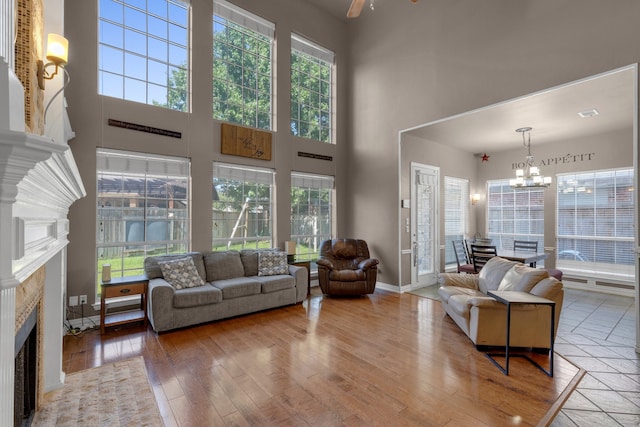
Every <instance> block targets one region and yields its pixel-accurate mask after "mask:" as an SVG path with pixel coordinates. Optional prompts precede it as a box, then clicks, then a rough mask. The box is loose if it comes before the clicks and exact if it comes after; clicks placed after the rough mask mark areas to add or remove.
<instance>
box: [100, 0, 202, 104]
mask: <svg viewBox="0 0 640 427" xmlns="http://www.w3.org/2000/svg"><path fill="white" fill-rule="evenodd" d="M116 3H117V4H116ZM161 3H163V4H166V9H165V10H164V11H161V10H160V9H161V8H158V4H161ZM145 4H146V6H145V8H144V9H143V8H142V6H136V5H134V4H133V2H126V3H121V2H114V1H111V0H99V2H98V17H97V18H98V35H97V36H98V49H97V55H98V58H97V59H98V69H97V73H98V79H97V82H98V88H97V92H98V95H101V96H109V97H113V98H118V99H123V100H126V101H130V102H139V103H143V104H147V105H154V106H158V107H163V108H168V109H171V110H175V111H182V112H189V111H190V110H191V107H190V102H191V96H190V95H191V91H190V80H191V79H190V77H191V76H190V68H191V67H190V64H191V57H190V50H191V46H190V32H191V6H190V2H189V1H186V0H154V2H153V3H152V2H148V3H145ZM110 6H111V7H113V6H115V7H121V8H122V10H121V12H122V13H121V14H119V13H110V11H112V9H111V8H110ZM176 8H177V9H176ZM114 10H115V9H114ZM176 10H178V11H179V12H180V16H179V18H180V20H178V18H172V14H173V16H174V17H175V16H176V15H177V14H178V12H176ZM172 11H173V12H172ZM118 15H120V16H118ZM163 15H164V16H163ZM182 15H184V16H182ZM142 18H144V29H143V30H140V27H141V24H140V22H139V20H140V19H142ZM163 26H165V28H163ZM107 28H110V30H108V29H107ZM116 30H117V31H116ZM118 33H119V34H118ZM182 33H184V34H182ZM179 35H180V36H179ZM162 47H164V48H166V51H164V52H163V49H162ZM109 53H110V54H111V56H110V58H109V59H107V58H106V56H107V55H109ZM143 63H144V67H142V65H143ZM163 69H164V71H163ZM163 73H164V75H165V76H166V82H165V81H164V79H163V78H162V77H158V76H161V75H162V74H163ZM178 73H184V79H185V81H184V83H183V85H184V88H177V87H176V80H172V79H173V78H174V77H176V76H177V77H181V76H180V74H178ZM172 84H173V86H172ZM114 86H115V87H118V88H119V89H118V90H117V91H114V90H113V87H114ZM142 87H144V89H143V88H142ZM117 92H119V94H118V93H117ZM154 92H157V93H162V92H165V94H164V99H161V100H157V99H154V98H155V95H154ZM134 94H138V95H134ZM143 98H144V99H143ZM172 98H173V100H172ZM172 104H173V106H172Z"/></svg>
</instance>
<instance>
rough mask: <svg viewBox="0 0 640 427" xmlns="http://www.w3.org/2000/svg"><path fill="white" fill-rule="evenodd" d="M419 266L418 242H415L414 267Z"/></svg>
mask: <svg viewBox="0 0 640 427" xmlns="http://www.w3.org/2000/svg"><path fill="white" fill-rule="evenodd" d="M416 265H418V242H413V266H414V267H415V266H416Z"/></svg>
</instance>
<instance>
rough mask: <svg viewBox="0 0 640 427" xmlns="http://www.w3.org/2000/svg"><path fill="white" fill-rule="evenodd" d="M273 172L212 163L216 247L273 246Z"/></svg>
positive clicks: (219, 248)
mask: <svg viewBox="0 0 640 427" xmlns="http://www.w3.org/2000/svg"><path fill="white" fill-rule="evenodd" d="M274 175H275V174H274V171H273V170H271V169H262V168H252V167H245V166H239V165H231V164H223V163H217V162H216V163H214V164H213V239H212V240H213V245H212V247H213V250H228V249H235V250H241V249H258V248H271V247H273V239H272V234H273V214H272V212H273V188H274V184H273V181H274Z"/></svg>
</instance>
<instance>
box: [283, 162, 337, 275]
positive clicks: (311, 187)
mask: <svg viewBox="0 0 640 427" xmlns="http://www.w3.org/2000/svg"><path fill="white" fill-rule="evenodd" d="M294 189H299V190H301V191H305V192H308V195H309V197H308V198H307V200H308V202H309V204H308V205H306V206H313V207H315V208H319V209H321V210H322V209H323V207H322V203H321V201H320V197H318V198H317V199H315V200H312V199H311V197H310V196H311V193H312V192H313V191H318V193H320V192H323V191H326V192H327V193H328V196H329V197H328V203H327V204H326V205H325V206H324V209H326V211H327V212H328V218H329V220H328V230H329V232H328V233H322V232H321V233H302V234H301V233H296V231H299V228H298V229H296V228H297V227H296V226H295V224H297V223H298V222H299V220H298V219H296V218H295V215H296V212H294V210H295V209H296V206H297V205H294V203H293V196H294V195H293V192H294ZM290 196H291V198H290V206H291V216H290V221H291V240H293V241H295V242H296V257H295V258H296V260H304V261H307V260H308V261H312V263H311V271H312V272H317V270H318V269H317V265H316V264H315V262H313V261H315V260H316V259H318V257H319V254H320V253H319V251H320V245H321V243H322V242H323V241H324V240H327V239H332V238H333V236H334V235H335V223H334V219H335V177H333V176H330V175H320V174H310V173H304V172H296V171H292V172H291V191H290ZM316 218H317V216H316ZM309 241H313V246H315V248H312V247H311V245H306V244H305V242H309ZM303 248H308V250H304V249H303ZM312 249H315V250H312Z"/></svg>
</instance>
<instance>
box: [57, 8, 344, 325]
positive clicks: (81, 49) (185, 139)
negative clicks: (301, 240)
mask: <svg viewBox="0 0 640 427" xmlns="http://www.w3.org/2000/svg"><path fill="white" fill-rule="evenodd" d="M234 3H236V4H237V5H238V6H241V7H243V8H245V9H247V10H249V11H251V12H253V13H255V14H257V15H259V16H262V17H263V18H265V19H268V20H270V21H272V22H274V23H275V24H276V40H277V47H276V52H277V55H276V58H277V64H276V67H275V69H276V71H277V74H276V75H277V81H276V85H275V87H276V88H277V96H276V100H277V104H276V106H275V109H276V113H277V115H276V120H275V129H276V131H275V132H274V134H273V145H272V158H273V160H271V161H263V160H252V159H247V158H243V157H236V156H227V155H221V154H220V122H218V121H215V120H213V119H212V106H211V104H212V99H211V93H212V90H213V89H212V32H211V31H212V15H213V2H212V1H211V0H192V1H191V4H192V6H193V14H192V19H193V21H192V22H193V24H192V25H193V37H192V61H193V67H192V79H193V80H192V81H193V91H192V96H193V97H192V112H191V113H188V114H186V113H181V112H176V111H169V110H166V109H164V108H157V107H153V106H149V105H144V104H138V103H132V102H126V101H121V100H118V99H114V98H108V97H102V96H98V95H97V71H96V70H97V22H96V17H97V1H95V0H91V1H87V0H67V1H66V5H65V21H66V22H67V26H66V37H67V38H68V39H69V46H70V57H69V65H68V70H69V73H70V75H71V78H72V81H71V84H70V85H69V86H68V88H67V90H66V96H67V100H68V103H69V114H70V119H71V123H72V126H73V129H74V131H75V132H76V138H75V139H73V140H72V141H71V142H70V145H71V148H72V151H73V155H74V156H75V159H76V161H77V163H78V165H79V170H80V173H81V175H82V179H83V181H84V185H85V187H86V189H87V197H85V198H84V199H82V200H80V201H78V202H77V203H75V204H74V205H73V206H72V209H71V211H70V215H69V217H70V221H71V230H70V234H69V239H70V241H71V243H70V245H69V248H68V254H69V257H68V258H69V268H68V289H67V295H80V294H87V295H89V298H90V299H91V298H92V295H94V289H95V280H96V277H95V265H96V261H95V254H96V250H95V236H96V220H95V216H96V154H95V153H96V148H98V147H106V148H114V149H122V150H129V151H140V152H148V153H157V154H163V155H172V156H182V157H188V158H190V159H191V168H192V170H191V172H192V201H193V204H192V207H193V209H192V212H191V214H192V248H193V250H200V251H204V250H210V249H211V229H212V211H211V202H212V197H211V196H212V191H211V186H212V164H213V162H214V161H222V162H228V163H236V164H245V165H252V166H260V167H267V168H273V169H275V170H276V185H277V188H278V189H280V191H277V192H276V204H275V210H276V215H277V218H278V219H277V223H276V224H275V225H274V243H275V244H276V245H277V246H279V247H283V242H284V241H285V240H288V239H289V236H290V221H289V212H290V206H289V205H290V201H289V199H290V195H289V191H288V190H287V189H288V188H290V173H291V171H301V172H310V173H319V174H326V175H333V176H335V178H336V187H337V189H338V190H337V207H338V212H337V219H338V221H337V223H338V228H337V232H338V234H342V233H343V231H342V230H343V229H344V227H343V226H342V225H341V223H340V218H341V217H343V216H344V214H343V211H344V210H345V209H346V207H347V206H348V198H347V197H346V195H345V192H344V191H341V182H342V181H344V177H345V176H346V172H345V170H346V164H347V162H346V158H347V157H346V154H345V153H346V149H345V147H346V130H347V110H348V108H347V103H346V99H347V96H346V82H347V70H348V64H347V59H348V55H347V52H346V50H345V46H346V45H347V43H346V25H345V23H344V22H342V21H339V20H337V19H335V18H333V17H331V16H330V15H328V14H326V13H324V12H322V11H320V10H318V9H316V8H315V7H313V6H310V5H308V4H306V2H300V1H297V0H270V1H269V2H256V1H249V0H244V1H243V0H236V1H234ZM292 31H294V32H296V33H298V34H300V35H303V36H305V37H307V38H309V39H310V40H313V41H315V42H316V43H318V44H320V45H322V46H324V47H326V48H328V49H331V50H333V51H334V52H335V54H336V65H337V75H336V78H335V83H336V85H337V86H336V93H337V117H336V144H335V145H330V144H325V143H320V142H314V141H310V140H305V139H301V138H297V137H293V136H291V135H290V132H289V119H288V114H287V112H288V111H289V110H290V109H289V105H290V101H289V93H290V83H289V72H288V70H289V61H290V55H289V51H290V34H291V32H292ZM110 118H112V119H117V120H124V121H127V122H133V123H137V124H143V125H148V126H154V127H158V128H163V129H169V130H172V131H178V132H182V138H181V139H175V138H168V137H162V136H157V135H152V134H149V133H143V132H137V131H132V130H124V129H120V128H116V127H112V126H108V125H107V121H108V119H110ZM298 151H305V152H311V153H315V154H322V155H328V156H332V157H333V161H324V160H314V159H308V158H300V157H298V156H297V152H298ZM281 189H285V190H284V191H282V190H281ZM86 314H88V313H85V315H86Z"/></svg>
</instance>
